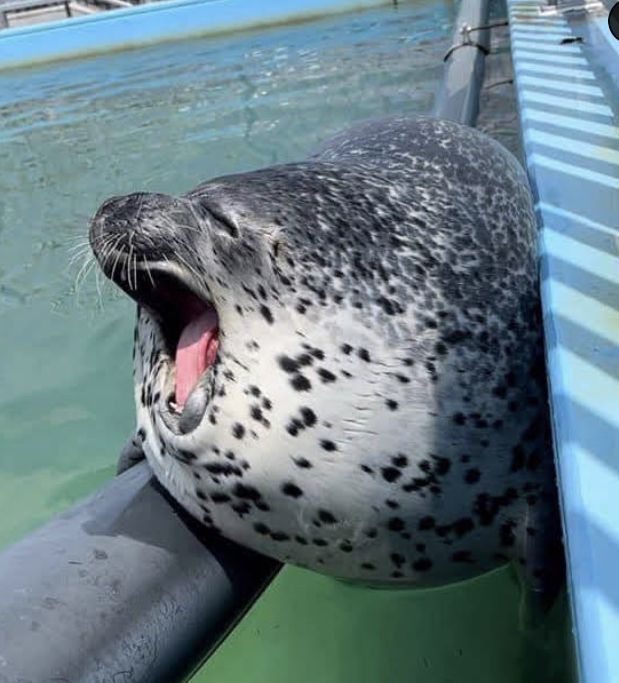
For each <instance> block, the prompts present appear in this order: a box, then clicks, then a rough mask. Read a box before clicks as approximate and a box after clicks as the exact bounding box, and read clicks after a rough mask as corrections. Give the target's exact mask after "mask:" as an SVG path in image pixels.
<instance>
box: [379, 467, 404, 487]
mask: <svg viewBox="0 0 619 683" xmlns="http://www.w3.org/2000/svg"><path fill="white" fill-rule="evenodd" d="M381 473H382V475H383V479H384V480H385V481H388V482H389V483H391V482H394V481H397V480H398V479H399V478H400V477H401V476H402V472H400V470H399V469H397V468H396V467H383V468H381Z"/></svg>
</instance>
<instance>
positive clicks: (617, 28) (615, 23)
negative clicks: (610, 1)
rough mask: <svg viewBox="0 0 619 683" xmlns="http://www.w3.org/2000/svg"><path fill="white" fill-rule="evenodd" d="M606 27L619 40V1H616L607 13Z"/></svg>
mask: <svg viewBox="0 0 619 683" xmlns="http://www.w3.org/2000/svg"><path fill="white" fill-rule="evenodd" d="M608 28H609V29H610V32H611V33H612V34H613V36H614V38H615V39H616V40H619V2H616V3H615V4H614V5H613V7H612V9H611V10H610V14H609V15H608Z"/></svg>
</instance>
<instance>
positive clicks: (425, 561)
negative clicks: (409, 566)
mask: <svg viewBox="0 0 619 683" xmlns="http://www.w3.org/2000/svg"><path fill="white" fill-rule="evenodd" d="M413 569H414V570H415V571H416V572H427V571H428V570H429V569H432V560H430V559H429V558H428V557H420V558H419V559H418V560H416V561H415V562H413Z"/></svg>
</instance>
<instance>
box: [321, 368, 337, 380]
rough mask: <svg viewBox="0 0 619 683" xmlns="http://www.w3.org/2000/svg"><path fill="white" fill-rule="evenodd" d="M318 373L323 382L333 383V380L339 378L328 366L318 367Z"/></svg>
mask: <svg viewBox="0 0 619 683" xmlns="http://www.w3.org/2000/svg"><path fill="white" fill-rule="evenodd" d="M318 375H319V376H320V379H321V380H322V382H323V384H331V382H335V381H336V380H337V377H336V376H335V375H334V374H333V373H332V372H330V371H329V370H327V369H326V368H318Z"/></svg>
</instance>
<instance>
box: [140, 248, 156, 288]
mask: <svg viewBox="0 0 619 683" xmlns="http://www.w3.org/2000/svg"><path fill="white" fill-rule="evenodd" d="M142 259H143V261H144V267H145V269H146V273H147V274H148V277H149V279H150V282H151V284H152V286H153V287H154V286H155V281H154V280H153V274H152V273H151V271H150V266H149V265H148V261H147V260H146V256H143V257H142Z"/></svg>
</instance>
